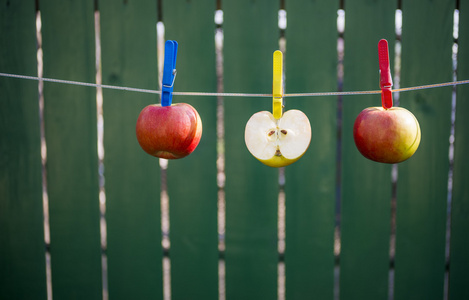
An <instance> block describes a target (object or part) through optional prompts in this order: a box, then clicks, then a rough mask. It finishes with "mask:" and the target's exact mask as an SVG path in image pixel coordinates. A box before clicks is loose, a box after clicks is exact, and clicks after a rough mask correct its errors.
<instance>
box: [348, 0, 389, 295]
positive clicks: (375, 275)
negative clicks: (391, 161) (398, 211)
mask: <svg viewBox="0 0 469 300" xmlns="http://www.w3.org/2000/svg"><path fill="white" fill-rule="evenodd" d="M347 4H348V3H346V5H345V15H346V17H345V19H346V22H345V26H346V27H345V56H344V90H345V91H350V90H359V91H361V90H376V89H379V66H378V41H379V40H380V39H382V38H385V39H387V40H388V42H389V50H390V60H391V63H392V62H393V61H394V59H393V58H394V57H393V53H394V51H393V50H394V49H393V45H394V41H393V40H394V37H395V34H394V13H395V9H396V7H395V3H393V2H392V1H386V2H384V1H379V2H370V1H358V2H357V3H353V5H347ZM370 106H381V97H380V96H379V95H373V96H350V97H349V96H345V97H344V98H343V129H342V141H343V144H342V191H341V195H342V202H341V252H340V296H341V299H386V297H387V293H388V271H389V234H390V220H391V219H390V216H391V215H390V212H391V166H390V165H387V164H381V163H377V162H373V161H370V160H368V159H366V158H364V157H363V156H362V155H361V154H360V153H359V152H358V150H357V149H356V146H355V143H354V141H353V124H354V122H355V118H356V117H357V115H358V114H359V113H360V111H362V110H363V109H365V108H367V107H370Z"/></svg>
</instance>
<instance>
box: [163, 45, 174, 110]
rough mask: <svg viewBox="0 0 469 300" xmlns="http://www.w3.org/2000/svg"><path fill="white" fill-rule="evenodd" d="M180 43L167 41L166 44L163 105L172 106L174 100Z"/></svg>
mask: <svg viewBox="0 0 469 300" xmlns="http://www.w3.org/2000/svg"><path fill="white" fill-rule="evenodd" d="M177 52H178V43H177V42H176V41H166V43H165V45H164V67H163V85H162V93H161V106H170V105H171V102H172V100H173V86H174V80H175V79H176V73H177V72H176V56H177Z"/></svg>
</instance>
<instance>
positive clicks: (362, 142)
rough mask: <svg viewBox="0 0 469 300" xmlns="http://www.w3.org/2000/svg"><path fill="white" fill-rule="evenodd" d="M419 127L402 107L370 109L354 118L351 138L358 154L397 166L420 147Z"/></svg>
mask: <svg viewBox="0 0 469 300" xmlns="http://www.w3.org/2000/svg"><path fill="white" fill-rule="evenodd" d="M420 136H421V133H420V126H419V123H418V121H417V119H416V118H415V116H414V115H413V114H412V113H411V112H410V111H408V110H407V109H405V108H402V107H392V108H390V109H384V108H383V107H369V108H366V109H364V110H363V111H362V112H361V113H360V114H359V115H358V116H357V118H356V120H355V124H354V126H353V138H354V140H355V145H356V146H357V149H358V151H360V153H361V154H362V155H363V156H364V157H366V158H368V159H371V160H373V161H376V162H382V163H389V164H394V163H399V162H402V161H405V160H406V159H408V158H410V157H411V156H412V155H413V154H414V153H415V151H416V150H417V148H418V146H419V144H420Z"/></svg>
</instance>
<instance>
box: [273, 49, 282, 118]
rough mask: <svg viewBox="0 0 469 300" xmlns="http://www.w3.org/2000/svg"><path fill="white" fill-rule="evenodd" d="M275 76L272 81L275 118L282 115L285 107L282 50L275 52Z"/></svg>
mask: <svg viewBox="0 0 469 300" xmlns="http://www.w3.org/2000/svg"><path fill="white" fill-rule="evenodd" d="M273 69H274V73H273V75H274V77H273V81H272V110H273V115H274V118H275V119H277V120H279V119H280V118H281V117H282V109H283V53H282V51H280V50H277V51H275V52H274V68H273Z"/></svg>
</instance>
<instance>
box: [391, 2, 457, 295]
mask: <svg viewBox="0 0 469 300" xmlns="http://www.w3.org/2000/svg"><path fill="white" fill-rule="evenodd" d="M454 4H455V1H452V0H448V1H437V2H434V1H425V0H422V1H403V7H402V14H403V30H402V71H401V86H415V85H421V84H429V83H434V82H447V81H451V79H452V67H451V47H452V42H453V40H452V26H453V10H454ZM400 100H401V106H403V107H406V108H407V109H409V110H410V111H411V112H412V113H413V114H414V115H415V117H416V118H417V119H418V121H419V123H420V128H421V132H422V137H421V142H420V146H419V149H418V150H417V152H416V153H415V155H414V156H413V157H412V158H411V159H409V160H408V161H407V162H404V163H402V164H400V165H399V181H398V187H397V191H398V193H397V217H396V218H397V219H396V224H397V225H396V226H397V228H396V273H395V299H396V300H399V299H441V298H442V297H443V284H444V271H445V269H444V268H445V228H446V202H447V185H448V169H449V161H448V148H449V133H450V125H451V88H450V87H448V88H440V89H433V90H421V91H415V92H409V93H403V94H402V95H401V99H400Z"/></svg>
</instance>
